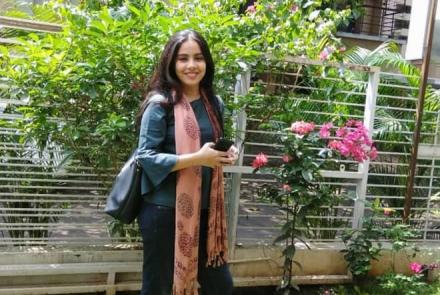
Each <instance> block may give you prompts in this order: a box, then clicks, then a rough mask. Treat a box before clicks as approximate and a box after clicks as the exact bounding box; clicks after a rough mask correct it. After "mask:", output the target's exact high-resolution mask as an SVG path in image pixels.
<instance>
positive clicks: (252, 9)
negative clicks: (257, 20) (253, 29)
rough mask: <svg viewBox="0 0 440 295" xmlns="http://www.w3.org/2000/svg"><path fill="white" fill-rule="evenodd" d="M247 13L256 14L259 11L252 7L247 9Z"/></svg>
mask: <svg viewBox="0 0 440 295" xmlns="http://www.w3.org/2000/svg"><path fill="white" fill-rule="evenodd" d="M246 12H247V13H251V14H254V13H255V12H257V9H256V8H255V5H250V6H248V8H246Z"/></svg>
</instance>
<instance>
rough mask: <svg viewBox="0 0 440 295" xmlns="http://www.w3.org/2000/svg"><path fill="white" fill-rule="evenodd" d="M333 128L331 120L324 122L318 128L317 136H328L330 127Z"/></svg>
mask: <svg viewBox="0 0 440 295" xmlns="http://www.w3.org/2000/svg"><path fill="white" fill-rule="evenodd" d="M332 128H333V124H332V123H331V122H329V123H325V124H324V125H322V127H321V130H319V136H320V137H321V138H329V137H330V129H332Z"/></svg>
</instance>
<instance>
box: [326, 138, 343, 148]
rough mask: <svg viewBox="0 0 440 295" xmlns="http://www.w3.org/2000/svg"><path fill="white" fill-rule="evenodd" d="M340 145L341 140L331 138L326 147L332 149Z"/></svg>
mask: <svg viewBox="0 0 440 295" xmlns="http://www.w3.org/2000/svg"><path fill="white" fill-rule="evenodd" d="M340 146H341V142H340V141H338V140H331V141H330V142H329V143H328V147H329V148H331V149H333V150H338V149H339V147H340Z"/></svg>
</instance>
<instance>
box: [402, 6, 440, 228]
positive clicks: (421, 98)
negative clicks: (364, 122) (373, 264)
mask: <svg viewBox="0 0 440 295" xmlns="http://www.w3.org/2000/svg"><path fill="white" fill-rule="evenodd" d="M436 11H437V0H433V1H432V2H431V9H430V14H429V19H428V21H429V22H428V32H427V38H428V40H427V42H426V43H427V44H426V47H425V50H424V57H423V62H422V70H421V77H422V81H420V86H419V95H418V100H417V109H416V126H415V128H414V133H413V140H412V149H411V161H410V164H409V173H408V182H407V185H406V193H405V207H404V209H403V222H404V223H408V222H409V214H410V211H411V206H412V195H413V189H414V178H415V174H416V165H417V154H418V151H419V142H420V129H421V126H422V117H423V107H424V104H425V92H426V81H427V80H428V74H429V63H430V61H431V48H432V36H433V33H434V24H435V15H436Z"/></svg>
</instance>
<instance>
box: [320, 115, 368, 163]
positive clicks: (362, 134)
mask: <svg viewBox="0 0 440 295" xmlns="http://www.w3.org/2000/svg"><path fill="white" fill-rule="evenodd" d="M336 136H338V137H340V138H341V139H340V140H338V141H331V142H329V144H328V146H329V148H331V149H333V150H337V151H338V152H339V153H340V154H341V155H342V156H344V157H347V158H348V157H351V158H352V159H354V160H356V161H358V162H363V161H365V160H367V159H368V158H370V159H373V160H374V159H375V158H376V157H377V150H376V148H375V147H374V146H373V142H372V140H371V139H370V137H369V135H368V130H367V128H365V126H364V125H363V123H362V122H361V121H357V120H348V121H347V123H346V124H345V126H344V127H341V128H339V129H338V130H336Z"/></svg>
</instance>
